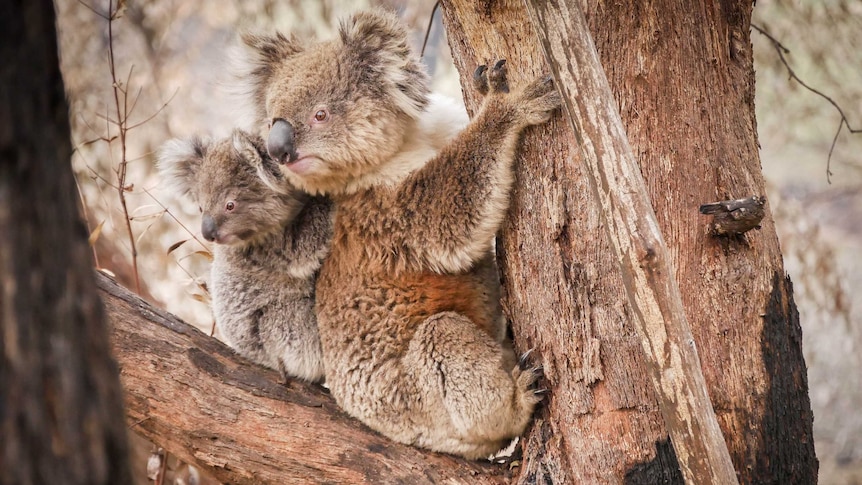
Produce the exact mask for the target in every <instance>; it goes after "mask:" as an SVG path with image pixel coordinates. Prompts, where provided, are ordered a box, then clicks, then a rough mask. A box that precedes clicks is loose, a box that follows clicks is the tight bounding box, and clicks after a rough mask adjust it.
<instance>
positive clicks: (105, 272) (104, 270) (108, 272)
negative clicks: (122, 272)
mask: <svg viewBox="0 0 862 485" xmlns="http://www.w3.org/2000/svg"><path fill="white" fill-rule="evenodd" d="M97 269H98V270H99V271H100V272H102V273H104V274H106V275H108V276H110V277H111V278H114V279H117V275H116V274H114V272H113V271H111V270H109V269H108V268H97Z"/></svg>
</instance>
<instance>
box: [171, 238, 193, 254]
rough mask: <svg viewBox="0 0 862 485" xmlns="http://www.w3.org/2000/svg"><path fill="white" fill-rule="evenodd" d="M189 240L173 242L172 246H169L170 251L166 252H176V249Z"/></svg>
mask: <svg viewBox="0 0 862 485" xmlns="http://www.w3.org/2000/svg"><path fill="white" fill-rule="evenodd" d="M188 241H189V240H188V239H183V240H182V241H177V242H175V243H173V244H171V247H169V248H168V252H167V253H165V254H171V253H172V252H174V250H175V249H177V248H178V247H180V246H182V245H183V244H185V243H187V242H188Z"/></svg>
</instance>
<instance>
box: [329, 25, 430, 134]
mask: <svg viewBox="0 0 862 485" xmlns="http://www.w3.org/2000/svg"><path fill="white" fill-rule="evenodd" d="M339 34H340V36H341V42H342V43H343V44H344V46H345V48H347V49H348V51H349V52H351V53H353V54H354V56H355V57H356V60H357V62H358V63H359V64H360V65H362V66H365V67H366V68H367V69H365V71H366V73H367V74H369V75H378V76H379V78H376V79H367V80H365V81H367V82H372V83H377V84H383V85H384V86H385V87H386V88H387V90H388V91H389V92H390V93H391V94H392V95H393V97H394V99H395V103H396V105H397V106H398V108H400V109H401V110H402V111H404V112H405V113H406V114H408V115H409V116H411V117H414V118H417V117H418V116H419V115H420V113H421V112H422V111H423V110H424V109H425V107H426V106H427V104H428V94H429V92H430V90H429V89H428V75H427V74H426V73H425V69H424V68H423V67H422V64H421V62H420V61H419V59H418V58H417V57H416V55H415V54H414V53H413V51H412V50H411V49H410V44H409V41H408V36H407V30H406V29H405V28H404V26H403V25H402V22H401V21H400V20H399V19H398V17H396V16H395V14H393V13H391V12H388V11H386V10H383V9H375V10H371V11H365V12H358V13H356V14H354V15H353V16H352V17H350V18H349V19H346V20H344V21H342V22H341V27H340V29H339Z"/></svg>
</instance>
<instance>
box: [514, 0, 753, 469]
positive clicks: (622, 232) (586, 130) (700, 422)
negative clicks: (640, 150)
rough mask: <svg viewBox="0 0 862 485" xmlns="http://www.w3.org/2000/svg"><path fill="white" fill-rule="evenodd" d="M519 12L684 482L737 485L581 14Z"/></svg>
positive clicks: (563, 4)
mask: <svg viewBox="0 0 862 485" xmlns="http://www.w3.org/2000/svg"><path fill="white" fill-rule="evenodd" d="M527 10H528V12H529V14H530V18H531V20H532V22H533V24H534V25H535V31H536V33H537V35H538V36H539V41H540V44H541V45H542V48H543V50H544V52H545V55H546V56H547V58H548V60H549V64H550V66H551V70H552V71H553V74H554V78H555V79H556V80H557V84H558V87H559V88H560V89H561V91H562V93H563V98H564V107H565V110H566V113H567V115H568V118H569V120H570V121H571V123H572V124H573V127H574V129H575V132H576V133H577V134H578V137H579V141H580V142H581V143H580V146H581V149H582V151H583V155H584V161H585V162H586V163H587V165H588V166H589V170H588V171H587V174H588V177H589V180H590V186H591V188H592V189H593V191H594V192H597V198H598V200H599V201H600V203H601V207H602V212H603V214H604V220H605V221H606V224H605V225H606V227H607V228H608V230H609V231H610V238H611V242H612V246H613V249H614V251H615V252H616V254H617V258H618V259H619V263H620V266H621V268H622V272H623V281H624V282H625V286H626V293H627V294H628V298H629V302H630V304H631V306H632V308H633V310H634V317H635V319H636V321H637V323H638V325H637V328H638V330H640V332H641V338H642V343H643V348H644V352H645V354H646V359H647V367H648V368H649V371H650V377H651V378H652V381H653V386H654V388H655V390H656V395H657V397H658V399H659V407H660V408H661V412H662V416H663V417H664V422H665V425H666V426H667V428H668V432H669V433H670V436H671V441H672V442H673V445H674V448H675V451H676V455H677V459H678V461H679V464H680V468H681V471H682V474H683V476H684V477H685V479H686V482H687V483H692V484H708V483H712V484H720V485H727V484H733V483H737V478H736V472H735V471H734V469H733V463H732V462H731V459H730V454H729V453H728V450H727V446H726V445H725V442H724V437H723V436H722V433H721V428H720V427H719V426H718V421H717V419H716V417H715V413H714V411H713V408H712V403H711V402H710V399H709V395H708V394H707V390H706V382H705V380H704V378H703V374H702V371H701V369H700V362H699V359H698V356H697V349H696V348H695V346H694V339H693V337H692V335H691V330H690V328H689V326H688V322H687V320H686V317H685V311H684V309H683V306H682V298H681V297H680V293H679V288H678V286H677V282H676V279H675V271H674V268H673V266H672V264H671V261H670V257H669V254H668V250H667V247H666V246H665V244H664V241H663V239H662V235H661V232H660V230H659V228H658V222H657V220H656V217H655V214H654V212H653V208H652V204H651V202H650V199H649V195H648V192H647V188H646V184H645V182H644V180H643V177H642V176H641V172H640V169H639V167H638V165H637V161H636V160H635V157H634V154H633V153H632V149H631V147H630V146H629V143H628V138H627V137H626V134H625V129H624V128H623V125H622V120H621V119H620V115H619V113H618V111H617V108H616V104H615V102H614V97H613V93H612V92H611V89H610V86H609V85H608V81H607V79H606V78H605V74H604V70H603V68H602V65H601V62H600V61H599V57H598V54H597V53H596V48H595V46H594V44H593V41H592V37H591V36H590V33H589V30H588V28H587V24H586V22H585V21H584V17H583V14H582V13H581V11H580V7H579V6H578V5H577V4H576V3H575V2H574V1H566V0H560V1H559V2H544V1H536V0H531V1H530V2H528V3H527ZM585 93H588V94H587V95H585Z"/></svg>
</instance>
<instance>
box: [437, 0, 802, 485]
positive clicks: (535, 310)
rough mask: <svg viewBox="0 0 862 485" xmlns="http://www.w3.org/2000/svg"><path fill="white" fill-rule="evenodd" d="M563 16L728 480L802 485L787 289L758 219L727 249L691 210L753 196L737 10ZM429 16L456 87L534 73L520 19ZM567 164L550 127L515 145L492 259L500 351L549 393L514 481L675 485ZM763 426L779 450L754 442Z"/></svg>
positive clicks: (577, 180)
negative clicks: (538, 370) (631, 162)
mask: <svg viewBox="0 0 862 485" xmlns="http://www.w3.org/2000/svg"><path fill="white" fill-rule="evenodd" d="M551 3H552V5H554V6H556V5H559V4H560V3H561V2H551ZM579 4H580V6H581V7H582V9H583V11H584V13H585V15H586V18H587V22H588V25H589V27H590V31H591V34H592V38H593V40H594V42H595V44H596V48H597V50H598V53H599V56H600V59H601V62H602V65H603V66H604V70H605V74H606V75H607V79H608V82H609V85H610V87H611V91H612V92H613V97H614V101H615V103H616V105H617V108H618V109H619V112H620V114H621V118H622V122H623V126H624V128H625V131H626V133H627V136H628V139H629V143H630V145H631V147H632V150H633V153H634V155H635V157H636V159H637V163H638V165H639V168H640V171H641V174H642V176H643V178H644V181H645V182H646V187H647V192H648V193H649V197H650V200H651V201H652V208H653V210H654V212H655V214H656V217H657V220H658V227H659V229H660V230H661V233H662V235H663V237H664V241H665V243H666V244H667V245H668V248H669V250H670V263H671V267H672V268H674V269H673V275H672V276H674V277H675V278H676V279H677V281H678V283H679V288H680V293H681V298H682V305H683V308H684V310H685V314H686V315H687V317H688V321H689V323H690V327H691V331H692V335H693V337H694V342H695V344H696V347H697V351H698V356H699V361H700V366H701V369H702V371H703V375H704V378H705V381H706V384H707V389H708V393H709V397H710V399H711V401H712V404H713V406H714V409H715V414H716V416H717V418H718V422H719V425H720V427H721V429H722V432H723V434H724V438H725V441H726V444H727V447H728V450H729V452H730V456H731V459H732V461H733V465H734V467H735V469H736V471H737V475H738V478H739V481H740V482H741V483H815V482H816V476H817V461H816V458H815V455H814V448H813V439H812V428H811V424H812V415H811V410H810V404H809V400H808V395H807V391H808V389H807V382H806V378H805V364H804V361H803V359H802V354H801V342H799V340H798V339H797V338H796V336H798V334H799V332H800V330H799V325H798V318H794V315H795V306H794V305H793V302H792V296H791V290H790V288H789V285H787V284H785V280H784V279H783V278H777V279H776V278H775V277H774V275H783V274H784V270H783V266H782V261H781V254H780V249H779V246H778V240H777V236H776V234H775V228H774V224H773V222H772V217H771V214H770V213H769V210H768V207H767V208H766V210H765V213H766V214H765V217H764V219H763V221H762V222H761V226H762V229H761V230H760V231H757V232H749V233H747V234H746V237H745V238H739V239H733V238H731V239H723V238H714V237H712V236H711V235H710V234H709V228H708V221H707V220H706V218H703V216H701V215H699V214H698V206H699V204H700V203H702V202H703V201H709V200H723V199H733V198H736V197H743V196H747V195H750V194H752V193H754V194H762V193H764V191H765V190H764V182H763V177H762V174H761V172H760V166H759V160H758V153H757V134H756V129H755V120H754V105H753V99H754V96H753V95H754V85H753V83H754V77H753V68H752V56H751V45H750V41H749V22H750V15H751V7H752V5H751V3H750V2H743V1H731V2H719V3H708V4H697V5H693V4H690V3H687V2H681V1H671V0H661V1H648V2H623V3H606V2H592V1H582V2H580V3H579ZM443 10H444V22H445V25H446V28H447V33H448V35H449V43H450V46H451V47H452V51H453V57H454V59H455V63H456V66H457V67H458V69H459V71H460V72H461V73H462V79H464V80H469V79H470V77H469V76H470V73H471V72H472V71H473V69H475V66H476V65H478V64H486V63H488V62H490V61H492V60H494V59H498V58H506V59H507V60H508V62H509V63H508V66H509V68H510V69H509V72H510V80H511V84H512V85H515V86H517V85H518V84H519V82H526V81H527V80H529V79H532V78H534V77H535V76H538V75H540V74H542V73H548V72H550V71H551V69H550V67H549V66H548V65H547V64H546V62H545V60H544V57H543V54H542V53H541V51H540V48H539V44H538V42H537V39H536V33H535V32H534V31H533V29H532V25H531V24H530V20H529V16H528V14H527V12H526V10H525V7H524V5H523V3H522V2H520V1H516V0H507V1H497V2H479V3H476V2H468V1H462V0H449V1H445V2H444V3H443ZM556 68H557V69H558V70H561V69H566V68H567V66H564V65H560V66H556ZM464 86H465V100H466V102H467V105H468V109H475V108H476V107H477V106H478V103H479V99H478V97H477V95H476V93H473V92H472V91H471V90H470V88H469V85H468V83H466V82H465V83H464ZM585 96H587V95H586V94H585ZM581 102H583V103H585V104H586V105H587V106H589V103H590V102H591V100H590V98H589V97H587V99H584V100H581ZM586 142H589V140H586ZM579 152H580V148H579V146H578V137H577V136H576V135H575V133H574V132H573V130H572V129H571V128H570V127H569V126H566V124H565V123H564V122H562V119H559V120H556V121H552V122H551V124H550V126H549V127H545V128H538V129H535V130H530V131H529V132H528V134H527V136H525V138H524V141H523V146H522V156H521V158H520V159H519V162H518V173H517V182H516V189H515V192H514V194H513V201H512V207H511V209H510V214H509V217H508V219H507V222H506V225H505V227H504V229H503V231H502V237H501V240H500V241H499V245H498V251H499V253H500V256H501V258H500V259H501V269H502V272H503V277H504V289H505V293H506V298H505V307H506V310H507V313H508V315H509V317H510V319H511V321H512V326H513V331H514V334H515V337H516V344H517V346H518V347H519V349H521V350H524V349H529V348H536V351H535V352H534V354H533V355H534V356H535V357H536V359H537V361H538V362H540V363H542V364H543V365H544V368H545V374H546V378H547V381H546V382H545V383H543V384H544V385H545V386H546V387H548V388H549V389H550V390H551V391H550V393H549V396H548V399H547V401H546V405H545V406H544V407H543V408H542V409H541V410H540V411H539V413H538V416H537V421H536V424H535V426H534V427H533V429H532V430H531V431H530V432H529V434H528V435H527V437H526V440H525V441H526V449H525V457H524V461H523V473H522V474H521V475H520V477H519V481H520V482H524V483H531V482H534V481H539V482H541V481H542V480H544V481H545V482H550V483H620V482H625V483H654V481H655V479H656V478H657V477H664V478H662V479H663V480H664V479H666V480H668V481H670V482H671V483H678V482H679V480H680V479H681V478H682V477H681V475H680V473H679V470H678V465H677V459H676V456H675V454H674V450H673V448H672V447H669V446H666V445H659V444H660V443H666V441H667V439H668V428H667V426H666V425H665V422H664V419H663V418H662V416H661V414H660V412H659V407H658V404H657V397H656V394H655V393H654V391H653V389H652V385H651V384H650V380H649V377H648V375H649V373H648V372H647V367H646V366H645V361H644V359H643V355H642V350H641V348H640V346H641V342H640V337H639V335H638V333H637V331H636V327H635V326H634V320H635V319H634V317H635V316H634V315H633V313H632V312H633V309H632V307H631V306H629V305H628V304H627V303H626V296H625V293H624V288H625V285H624V280H623V278H622V275H621V273H620V271H619V268H618V265H617V261H616V259H615V257H614V253H613V250H612V245H611V242H610V241H609V239H608V237H607V234H606V233H607V232H608V231H607V229H606V228H605V227H604V226H603V224H604V223H605V222H604V221H603V218H602V217H601V216H600V214H601V212H600V211H601V210H602V209H601V207H602V206H601V204H600V201H599V200H598V199H597V198H596V197H595V196H594V195H593V192H592V190H591V189H590V186H589V184H588V183H587V168H586V165H585V163H584V161H583V160H582V159H581V155H580V153H579ZM776 295H778V296H776ZM764 315H766V317H764ZM764 338H765V339H767V342H768V343H763V342H762V339H764ZM779 362H780V364H779ZM782 401H783V402H782ZM785 407H789V408H790V409H793V410H794V412H793V413H785V412H783V409H784V408H785ZM778 423H781V424H778ZM779 427H785V428H786V429H788V430H792V433H793V435H792V436H791V435H790V433H779V435H780V436H776V435H775V434H769V435H767V434H766V431H765V430H766V429H772V430H773V431H775V430H776V429H777V428H779Z"/></svg>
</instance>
